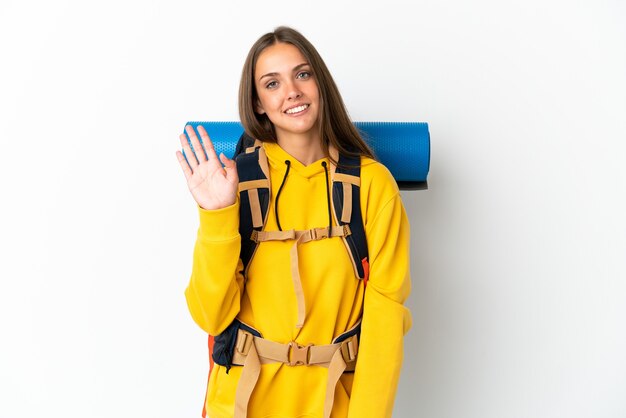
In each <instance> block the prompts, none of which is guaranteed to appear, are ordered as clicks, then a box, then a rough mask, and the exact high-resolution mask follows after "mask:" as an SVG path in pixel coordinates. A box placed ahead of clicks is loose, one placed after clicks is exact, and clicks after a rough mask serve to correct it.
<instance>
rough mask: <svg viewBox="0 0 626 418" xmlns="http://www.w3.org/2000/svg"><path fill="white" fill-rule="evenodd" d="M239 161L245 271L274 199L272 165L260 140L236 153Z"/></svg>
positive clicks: (240, 231)
mask: <svg viewBox="0 0 626 418" xmlns="http://www.w3.org/2000/svg"><path fill="white" fill-rule="evenodd" d="M244 135H245V134H244ZM242 136H243V135H242ZM240 142H241V139H240ZM238 147H239V145H238ZM242 150H243V147H242ZM235 162H236V163H237V174H238V175H239V234H240V235H241V261H242V262H243V266H244V272H245V271H246V270H247V267H248V263H249V262H250V260H251V259H252V256H253V255H254V252H255V250H256V247H257V245H258V244H257V242H255V241H254V240H252V239H251V237H252V235H253V233H254V232H255V231H257V232H258V231H262V230H263V227H264V226H265V221H266V219H267V211H268V208H269V200H270V180H269V166H268V163H267V156H266V155H265V151H264V150H263V147H262V146H260V144H259V142H258V141H256V142H255V143H254V145H253V146H251V147H247V148H245V150H243V151H242V152H241V153H239V155H236V156H235ZM244 276H245V273H244Z"/></svg>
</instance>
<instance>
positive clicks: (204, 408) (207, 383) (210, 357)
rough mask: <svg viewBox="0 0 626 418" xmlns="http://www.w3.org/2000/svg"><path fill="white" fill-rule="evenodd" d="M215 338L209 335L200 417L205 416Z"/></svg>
mask: <svg viewBox="0 0 626 418" xmlns="http://www.w3.org/2000/svg"><path fill="white" fill-rule="evenodd" d="M214 345H215V339H214V338H213V336H212V335H209V377H207V379H206V391H205V392H204V404H203V405H202V418H206V400H207V395H208V392H209V379H210V378H211V370H213V346H214Z"/></svg>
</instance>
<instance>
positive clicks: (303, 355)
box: [287, 341, 313, 366]
mask: <svg viewBox="0 0 626 418" xmlns="http://www.w3.org/2000/svg"><path fill="white" fill-rule="evenodd" d="M287 345H288V346H289V348H288V350H287V359H288V360H289V362H288V363H287V364H288V365H290V366H308V365H309V348H311V346H312V345H313V344H309V345H305V346H301V345H298V343H297V342H295V341H291V342H289V344H287Z"/></svg>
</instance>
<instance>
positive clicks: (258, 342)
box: [177, 27, 411, 418]
mask: <svg viewBox="0 0 626 418" xmlns="http://www.w3.org/2000/svg"><path fill="white" fill-rule="evenodd" d="M239 113H240V118H241V122H242V124H243V126H244V129H245V131H246V133H247V134H248V135H250V136H251V137H253V138H257V139H258V140H259V141H260V142H258V143H257V145H259V146H260V148H256V149H253V148H251V149H250V150H249V151H251V152H258V155H259V156H258V157H256V158H258V161H259V163H260V164H263V163H262V162H263V161H266V163H265V170H266V171H267V172H268V173H267V174H268V177H269V183H268V184H267V186H266V187H267V188H269V209H268V212H267V215H265V216H264V219H263V227H262V229H263V233H262V234H266V235H263V236H265V237H266V238H267V239H265V240H263V239H259V240H258V242H257V243H258V245H256V244H255V245H256V246H255V250H254V251H253V255H254V256H253V257H252V259H251V260H249V261H248V260H247V259H246V263H245V264H246V265H245V266H244V261H242V257H241V254H243V252H242V244H245V243H246V242H247V241H246V240H248V239H250V238H248V237H246V236H241V234H240V230H239V226H240V225H239V223H240V222H239V221H240V218H241V219H242V222H243V216H247V215H248V211H250V210H253V209H249V208H247V209H246V211H242V212H241V213H240V208H241V207H243V206H242V205H243V203H242V202H243V201H244V200H245V201H246V202H248V203H247V204H248V205H251V203H249V201H248V200H246V199H248V197H247V196H248V194H246V193H247V192H248V186H245V187H243V186H242V185H243V184H244V182H242V183H241V184H240V181H239V177H238V170H237V164H236V162H235V161H233V160H230V159H229V158H227V157H226V156H224V155H223V154H221V155H220V156H219V157H218V156H217V155H216V153H215V151H214V149H213V147H212V145H211V141H210V138H209V136H208V134H207V133H206V131H204V129H202V128H201V127H200V128H199V129H198V131H199V133H200V136H201V138H202V142H203V144H204V148H205V151H206V155H205V154H204V153H201V152H200V153H197V154H196V158H194V154H193V152H192V150H191V149H190V147H189V145H188V142H187V139H186V137H185V135H184V134H183V135H181V136H180V141H181V145H182V148H183V151H184V152H185V155H186V156H187V159H186V158H185V156H184V155H183V154H182V153H181V152H177V157H178V161H179V163H180V165H181V168H182V170H183V173H184V175H185V177H186V179H187V183H188V186H189V189H190V191H191V193H192V195H193V197H194V199H195V200H196V202H197V203H198V206H199V207H198V210H199V213H200V227H199V231H198V238H197V241H196V246H195V250H194V257H193V269H192V274H191V279H190V282H189V286H188V288H187V290H186V292H185V296H186V299H187V303H188V307H189V310H190V312H191V315H192V317H193V319H194V321H195V322H196V323H198V325H199V326H200V327H201V328H202V329H203V330H205V331H206V332H207V333H208V334H210V335H215V336H220V337H217V339H219V338H222V339H223V340H224V341H227V343H225V344H223V347H222V350H223V353H225V355H226V357H225V358H226V361H225V363H223V365H220V364H215V365H214V367H212V369H211V373H210V378H209V384H208V389H207V398H206V402H205V404H206V405H205V407H206V410H207V411H208V415H209V416H210V417H212V418H214V417H215V418H224V417H233V416H235V417H244V416H247V417H251V418H256V417H259V418H262V417H263V418H265V417H326V418H327V417H329V416H330V417H334V418H338V417H351V418H363V417H375V418H382V417H390V416H391V413H392V409H393V401H394V397H395V391H396V387H397V382H398V378H399V374H400V368H401V363H402V356H403V342H402V340H403V336H404V334H405V333H406V332H407V330H408V329H409V328H410V326H411V315H410V312H409V311H408V309H407V308H406V307H405V306H404V305H403V303H404V301H405V300H406V298H407V296H408V294H409V291H410V275H409V224H408V220H407V217H406V213H405V210H404V207H403V205H402V201H401V198H400V194H399V190H398V187H397V185H396V183H395V181H394V179H393V177H392V176H391V174H390V173H389V171H388V170H387V169H386V168H385V167H384V166H383V165H381V164H380V163H378V162H376V161H375V160H374V158H373V156H372V153H371V151H370V149H369V148H368V146H367V145H366V144H365V143H364V142H363V140H362V139H361V138H360V136H359V134H358V132H357V131H356V129H355V128H354V125H353V124H352V122H351V121H350V119H349V117H348V115H347V112H346V110H345V107H344V104H343V101H342V99H341V96H340V94H339V92H338V89H337V87H336V85H335V83H334V81H333V79H332V77H331V75H330V73H329V71H328V69H327V67H326V65H325V64H324V61H323V60H322V59H321V57H320V56H319V54H318V52H317V51H316V50H315V48H314V47H313V46H312V45H311V44H310V43H309V41H308V40H307V39H305V38H304V37H303V36H302V35H301V34H300V33H299V32H297V31H295V30H293V29H291V28H288V27H279V28H277V29H276V30H275V31H274V32H271V33H267V34H265V35H263V36H262V37H261V38H259V40H258V41H257V42H256V43H255V44H254V45H253V46H252V48H251V50H250V52H249V54H248V57H247V59H246V62H245V64H244V68H243V73H242V77H241V84H240V91H239ZM186 130H187V133H188V135H189V137H190V139H191V143H192V145H193V146H194V149H196V150H200V149H201V147H202V145H201V144H200V142H199V139H198V138H197V136H196V134H195V132H194V130H193V128H191V127H190V126H187V127H186ZM340 156H345V157H347V158H348V159H347V160H342V161H350V160H349V158H350V157H352V158H354V157H356V158H357V159H356V160H355V161H357V166H358V161H359V159H360V163H361V164H360V174H359V175H358V176H359V178H358V179H357V180H358V181H353V183H354V184H355V185H356V184H358V185H359V187H358V190H357V194H356V196H358V202H359V203H360V213H361V216H362V221H363V222H362V223H363V227H364V231H365V235H366V237H367V251H368V253H369V256H368V258H367V259H363V260H356V262H355V260H354V257H351V256H350V251H348V245H347V244H346V242H348V241H349V240H348V239H347V235H349V234H350V231H349V228H348V229H346V228H341V227H340V226H339V225H340V222H339V221H338V219H337V218H338V216H337V215H336V214H331V212H332V211H331V209H330V208H331V206H332V205H333V203H332V199H331V197H330V195H331V192H330V188H331V187H332V180H333V176H335V177H338V174H336V171H337V170H338V169H340V168H341V167H342V163H341V162H340V161H339V159H340ZM341 158H343V157H341ZM237 161H238V162H239V157H238V160H237ZM240 170H241V168H240ZM337 172H338V171H337ZM239 174H240V175H241V173H239ZM359 183H360V184H359ZM246 184H247V183H246ZM255 184H256V183H255ZM255 187H256V186H255ZM349 187H352V186H349ZM354 187H357V186H354ZM238 188H239V189H240V194H238ZM244 189H245V190H244ZM266 190H267V189H266ZM344 190H345V189H344ZM355 190H356V189H355ZM359 191H360V193H359ZM255 193H256V192H255ZM244 197H245V198H244ZM250 199H251V198H250ZM250 201H252V199H251V200H250ZM279 203H280V204H279ZM339 213H340V215H341V211H340V212H339ZM257 216H258V215H257ZM340 217H341V216H340ZM341 223H343V222H341ZM316 231H317V232H316ZM320 231H321V232H320ZM324 231H328V232H327V233H325V232H324ZM258 235H259V236H260V235H261V234H258ZM359 261H362V263H363V264H362V265H361V266H360V267H359V265H358V264H359ZM359 272H361V275H362V276H363V275H365V276H367V274H368V272H369V280H368V277H365V280H361V278H360V277H359V274H358V273H359ZM366 286H367V291H366V290H365V288H366ZM234 324H237V326H236V327H235V328H233V325H234ZM359 330H360V335H358V336H357V335H355V333H358V332H359ZM231 331H232V332H231ZM233 335H234V337H233ZM225 336H230V337H225ZM340 336H341V338H338V337H340ZM228 338H231V339H228ZM217 339H216V341H217ZM232 346H234V347H235V348H232ZM224 347H226V348H224ZM274 352H277V353H281V354H280V355H279V354H276V355H274V354H273V353H274ZM214 358H215V356H214ZM216 362H217V363H220V362H219V361H216ZM238 364H240V365H243V366H239V365H238ZM231 366H232V367H231Z"/></svg>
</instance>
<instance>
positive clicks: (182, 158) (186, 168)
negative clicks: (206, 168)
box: [176, 151, 193, 180]
mask: <svg viewBox="0 0 626 418" xmlns="http://www.w3.org/2000/svg"><path fill="white" fill-rule="evenodd" d="M176 158H178V162H179V163H180V168H182V169H183V174H184V175H185V178H186V179H187V180H189V177H191V176H192V174H193V171H191V168H190V167H189V164H187V160H186V159H185V156H184V155H183V153H182V152H180V151H176Z"/></svg>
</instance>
